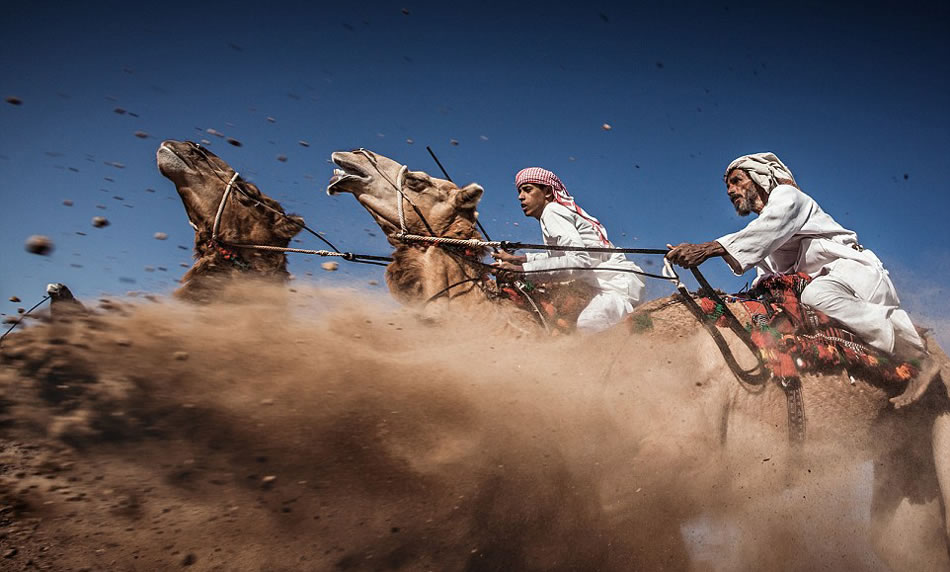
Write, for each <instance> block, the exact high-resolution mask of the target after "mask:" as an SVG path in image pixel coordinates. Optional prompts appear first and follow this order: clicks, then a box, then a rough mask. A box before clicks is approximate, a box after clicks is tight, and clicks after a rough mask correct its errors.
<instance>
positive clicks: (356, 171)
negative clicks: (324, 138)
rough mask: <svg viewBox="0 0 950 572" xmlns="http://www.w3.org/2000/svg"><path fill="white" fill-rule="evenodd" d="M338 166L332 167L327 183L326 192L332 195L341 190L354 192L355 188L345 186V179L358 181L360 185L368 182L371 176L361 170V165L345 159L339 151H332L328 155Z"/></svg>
mask: <svg viewBox="0 0 950 572" xmlns="http://www.w3.org/2000/svg"><path fill="white" fill-rule="evenodd" d="M330 158H331V159H332V160H333V162H334V163H336V164H337V166H338V167H339V168H337V169H333V176H332V177H330V181H329V183H328V185H327V194H328V195H330V196H333V195H335V194H337V193H341V192H354V191H355V190H356V189H354V188H352V187H350V188H347V187H348V185H347V184H346V183H347V181H354V180H355V181H359V183H360V185H365V184H367V183H369V182H370V181H371V180H372V179H373V178H372V177H371V176H370V175H369V173H367V172H366V171H364V170H363V168H362V167H360V166H359V165H357V164H356V163H353V162H352V161H349V160H347V158H346V157H345V156H344V155H343V154H341V153H334V154H333V155H331V156H330ZM358 186H359V185H358Z"/></svg>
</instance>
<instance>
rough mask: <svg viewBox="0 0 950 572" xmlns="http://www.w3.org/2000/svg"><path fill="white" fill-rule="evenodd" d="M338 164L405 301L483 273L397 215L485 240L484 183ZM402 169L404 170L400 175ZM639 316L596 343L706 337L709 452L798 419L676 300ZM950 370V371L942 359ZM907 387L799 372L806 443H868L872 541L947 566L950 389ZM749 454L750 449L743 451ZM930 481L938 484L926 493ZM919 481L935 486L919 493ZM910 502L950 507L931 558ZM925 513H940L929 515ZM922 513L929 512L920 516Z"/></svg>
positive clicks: (345, 188) (331, 190)
mask: <svg viewBox="0 0 950 572" xmlns="http://www.w3.org/2000/svg"><path fill="white" fill-rule="evenodd" d="M332 160H333V162H334V163H335V164H336V165H337V166H338V168H337V169H335V171H334V175H333V177H332V178H331V179H330V181H329V186H328V188H327V192H328V194H330V195H335V194H338V193H344V192H345V193H349V194H352V195H353V196H354V197H355V198H356V199H357V201H359V203H360V204H361V205H362V206H363V207H364V208H365V209H366V210H367V211H368V212H369V213H370V215H371V216H372V217H373V219H374V220H375V221H376V223H377V224H378V225H379V227H380V228H381V229H382V230H383V232H385V233H386V234H387V236H389V237H390V238H389V241H390V243H391V244H392V245H393V246H394V247H395V253H394V255H393V258H394V261H393V262H392V263H391V264H390V265H389V267H388V268H387V270H386V279H387V283H388V285H389V289H390V291H391V292H392V294H393V296H394V297H395V298H396V299H397V300H400V301H402V302H405V303H410V304H413V303H414V304H420V303H425V302H427V301H429V300H430V299H431V297H432V296H435V295H437V294H438V293H440V292H442V291H443V289H445V288H447V287H450V286H451V285H453V284H455V283H458V282H460V281H462V280H465V279H477V278H478V275H479V273H480V272H483V271H484V268H483V267H481V266H480V265H479V264H478V262H477V261H474V260H473V259H474V258H476V257H478V254H480V253H469V254H474V255H475V256H470V257H469V258H468V259H466V258H464V257H461V256H459V255H458V254H455V253H450V252H446V251H444V250H443V249H442V248H440V247H438V246H434V245H429V244H420V243H406V242H401V241H399V240H398V239H395V238H393V236H392V235H393V234H395V233H397V232H398V231H400V230H401V229H402V228H403V223H402V222H400V218H399V204H400V201H402V202H403V205H402V206H403V211H404V224H405V229H406V230H407V231H408V233H409V234H418V235H434V236H441V237H452V238H460V239H468V238H478V237H479V235H478V233H477V232H476V230H475V219H476V217H477V213H476V210H475V209H476V206H477V203H478V200H479V199H480V198H481V195H482V192H483V191H482V188H481V187H479V186H477V185H475V184H470V185H467V186H465V187H462V188H459V187H457V186H456V185H455V184H453V183H451V182H450V181H446V180H443V179H438V178H434V177H430V176H429V175H427V174H426V173H423V172H420V171H409V170H408V169H406V168H405V167H404V166H403V165H402V164H400V163H398V162H396V161H394V160H392V159H389V158H387V157H385V156H382V155H380V154H378V153H373V152H370V151H367V150H363V149H360V150H357V151H351V152H336V153H333V155H332ZM403 172H404V177H403V176H401V175H402V173H403ZM397 186H399V187H400V188H397ZM490 294H491V292H490V288H487V287H485V286H482V287H471V286H467V287H460V288H459V290H458V291H457V292H453V293H452V295H450V296H443V298H442V300H441V302H442V304H444V305H446V306H449V305H451V307H452V309H453V313H455V312H456V311H461V312H464V311H474V312H477V313H481V312H483V311H484V310H485V309H486V307H490V306H498V303H497V302H495V301H493V300H492V299H491V296H490ZM456 315H457V314H456ZM634 318H635V319H634V320H633V322H634V323H643V322H648V323H649V324H651V328H650V331H649V332H646V333H641V334H631V333H630V332H629V330H630V328H629V325H628V326H626V327H625V326H624V325H621V326H617V327H616V328H614V329H613V330H611V331H608V332H604V333H603V334H600V340H601V341H600V342H598V343H601V344H603V343H608V342H607V341H606V340H612V342H610V343H615V344H617V345H618V347H620V348H622V345H623V344H624V343H654V342H658V341H660V340H674V341H675V340H683V339H684V338H690V339H692V340H693V341H695V342H696V343H697V344H699V346H700V348H701V349H700V350H699V351H700V353H701V356H700V360H701V362H702V363H703V364H704V367H705V369H703V370H702V371H697V372H696V373H695V376H693V377H692V378H691V379H690V380H689V381H690V384H691V385H692V384H693V383H694V384H695V388H693V389H692V399H691V400H690V401H689V402H688V403H684V404H683V407H686V408H701V409H702V410H703V411H704V412H707V413H708V414H707V417H708V418H709V424H708V426H707V427H706V428H705V431H711V432H712V433H713V434H716V435H719V443H720V445H721V450H720V451H719V452H711V453H710V454H711V455H722V458H723V459H727V458H728V455H727V453H728V452H730V445H731V444H732V443H733V442H736V440H737V436H741V435H742V434H743V432H746V433H747V434H748V433H752V434H758V433H765V432H768V431H773V430H774V428H776V427H785V426H786V424H787V423H789V421H788V420H787V417H786V415H787V412H786V397H785V394H784V392H783V390H782V389H781V388H780V387H779V385H778V383H775V382H768V383H766V384H765V385H763V386H760V387H757V388H750V387H749V386H747V385H745V384H743V383H740V382H739V381H738V380H737V378H736V376H735V374H733V373H732V371H731V370H730V369H729V368H728V366H727V365H726V362H725V360H724V359H723V356H722V353H721V352H720V350H719V349H718V348H717V347H716V346H715V344H713V343H712V341H711V338H710V337H709V335H708V334H707V333H706V332H704V331H703V329H702V327H701V326H700V324H699V323H698V322H697V320H696V318H695V317H694V316H693V315H692V314H691V313H690V311H689V310H688V309H687V308H686V307H685V305H684V304H683V303H682V301H681V300H680V299H679V298H678V297H677V296H671V297H668V298H664V299H660V300H655V301H652V302H650V303H647V304H645V305H643V306H641V307H640V308H638V310H637V311H636V312H635V315H634ZM456 319H457V318H456ZM724 336H725V337H726V338H727V339H728V341H729V345H730V347H731V348H732V350H733V352H734V353H735V354H736V356H737V358H738V359H739V361H740V365H742V366H743V367H750V366H752V365H754V364H755V359H754V358H753V356H752V354H751V352H748V351H747V350H746V351H745V354H743V353H742V351H743V349H744V346H742V344H741V342H739V341H738V338H737V337H736V336H734V335H733V334H732V333H731V332H729V331H724ZM624 340H629V341H624ZM927 341H928V345H929V346H930V348H931V351H934V352H936V353H937V354H938V355H940V356H942V359H943V360H944V364H947V363H950V360H947V358H946V355H945V354H943V352H942V351H941V350H940V349H939V348H938V347H937V346H936V342H935V341H934V340H933V338H932V337H929V336H928V340H927ZM616 360H617V361H616V363H612V364H611V366H610V367H609V368H608V369H612V370H613V371H614V372H615V373H619V372H622V371H624V369H625V368H627V369H631V370H632V369H633V368H634V366H633V365H631V364H623V363H622V361H623V353H622V351H620V350H618V353H617V358H616ZM943 371H944V378H945V379H946V377H948V376H947V372H948V371H950V369H948V367H947V365H944V368H943ZM938 388H939V389H938ZM901 389H902V388H900V387H888V386H885V385H883V384H881V383H878V382H875V381H873V380H864V379H856V380H855V379H853V378H851V379H849V376H848V374H847V372H844V371H842V372H840V374H838V375H805V376H804V377H803V379H802V391H803V395H804V401H805V406H806V415H807V418H808V424H807V430H806V443H805V450H806V451H807V450H808V447H809V444H810V443H817V442H821V441H823V440H830V441H832V442H838V443H842V442H844V446H845V447H847V448H849V449H851V450H855V451H859V450H860V451H867V454H868V458H869V459H874V460H875V476H874V478H875V487H874V498H873V501H872V507H871V508H872V542H873V543H874V545H875V549H876V551H877V552H878V553H879V555H880V556H881V557H882V558H884V559H885V560H887V561H889V563H890V564H892V565H893V566H894V567H895V568H897V569H902V568H913V567H914V566H915V565H916V564H919V562H922V561H923V562H928V563H930V564H933V565H934V566H935V567H937V568H950V559H948V554H947V553H948V547H950V541H948V540H950V518H948V511H947V510H946V508H945V507H950V405H948V404H950V400H948V396H947V394H946V393H945V391H944V389H945V385H944V384H937V383H935V384H932V387H931V388H930V390H929V391H928V392H927V394H925V396H924V397H923V398H922V399H921V400H920V401H919V402H917V403H916V404H914V405H912V406H911V407H907V408H904V409H902V410H900V411H896V410H894V408H893V407H892V406H891V405H890V403H889V402H888V398H889V397H893V396H895V395H897V394H899V393H900V390H901ZM737 446H738V447H741V446H742V445H737ZM788 449H789V454H788V456H789V465H788V470H789V471H790V474H794V473H795V470H796V466H795V463H794V460H795V459H796V458H798V457H799V455H797V454H796V453H795V451H794V449H795V448H793V447H788ZM732 452H733V453H734V452H735V451H732ZM740 454H747V453H744V452H741V451H740ZM913 459H918V460H919V459H923V460H924V461H923V462H924V465H923V468H917V467H915V466H914V461H913ZM647 462H648V461H647ZM721 465H722V468H723V471H724V474H725V473H727V472H728V470H727V469H726V467H727V465H728V464H727V463H726V462H723V463H722V464H721ZM927 485H931V486H930V488H929V489H927ZM921 489H927V490H926V491H925V492H921ZM906 498H912V499H914V502H916V503H919V502H921V501H922V499H931V500H932V499H936V501H937V502H936V503H934V504H937V505H940V506H941V507H943V508H944V509H943V510H942V515H943V516H942V521H943V530H942V531H941V532H940V534H939V536H941V537H943V539H944V545H943V546H939V547H932V546H926V547H921V548H920V551H927V552H928V554H926V555H921V554H920V553H919V551H918V553H916V554H914V555H913V557H911V558H908V557H907V556H906V555H905V554H901V553H900V550H898V548H897V547H896V546H895V545H896V544H899V543H900V542H901V541H900V540H894V539H892V538H891V537H890V533H889V532H888V530H889V526H891V524H892V521H893V520H894V519H895V514H896V512H897V510H898V508H899V507H900V505H901V502H902V501H903V500H904V499H906ZM905 506H906V505H905ZM921 510H927V509H921ZM928 516H932V515H929V513H928ZM915 518H923V517H922V516H920V515H919V513H918V514H915ZM660 528H662V527H660ZM667 533H670V531H667ZM658 534H659V532H658ZM673 534H675V531H673ZM908 562H913V563H912V564H908ZM934 563H936V564H934Z"/></svg>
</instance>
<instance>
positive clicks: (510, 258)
mask: <svg viewBox="0 0 950 572" xmlns="http://www.w3.org/2000/svg"><path fill="white" fill-rule="evenodd" d="M491 257H492V258H494V259H495V260H500V261H501V262H507V263H509V264H524V263H525V262H527V261H528V257H527V256H519V255H517V254H511V253H510V252H505V251H504V250H499V251H496V252H492V253H491ZM496 266H497V264H496Z"/></svg>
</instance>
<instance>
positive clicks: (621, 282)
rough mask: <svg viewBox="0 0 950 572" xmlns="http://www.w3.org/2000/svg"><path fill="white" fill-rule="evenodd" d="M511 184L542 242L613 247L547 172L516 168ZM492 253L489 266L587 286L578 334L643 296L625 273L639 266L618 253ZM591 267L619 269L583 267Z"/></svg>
mask: <svg viewBox="0 0 950 572" xmlns="http://www.w3.org/2000/svg"><path fill="white" fill-rule="evenodd" d="M515 187H516V188H517V189H518V200H519V201H520V202H521V210H523V211H524V214H525V216H528V217H532V218H536V219H538V221H539V222H540V223H541V234H542V235H543V236H544V243H545V244H548V245H557V246H577V247H580V248H584V247H605V246H606V247H613V245H612V244H611V243H610V241H609V240H608V239H607V229H605V228H604V225H603V224H601V223H600V221H598V220H597V219H596V218H594V217H592V216H591V215H589V214H588V213H587V212H585V211H584V209H582V208H581V207H580V206H578V205H577V203H575V202H574V198H573V197H572V196H571V195H570V194H568V192H567V189H566V188H565V187H564V183H562V182H561V180H560V179H559V178H558V177H557V175H555V174H554V173H552V172H551V171H548V170H546V169H542V168H540V167H530V168H527V169H522V170H521V171H519V172H518V174H517V175H516V176H515ZM492 256H493V257H494V258H495V259H496V260H498V262H496V263H495V264H494V265H493V266H495V267H496V268H498V269H499V270H503V271H511V272H531V273H534V272H535V271H540V272H538V276H539V277H540V278H541V279H543V280H558V281H563V280H566V279H580V280H583V281H585V282H586V283H588V284H589V285H591V286H593V287H594V290H595V292H596V294H595V295H594V297H593V298H592V299H591V301H590V303H589V304H587V306H586V307H585V308H584V309H583V310H582V311H581V313H580V315H579V316H578V318H577V329H578V330H581V331H584V332H598V331H601V330H604V329H606V328H609V327H610V326H613V325H614V324H616V323H618V322H620V320H621V319H623V317H624V316H625V315H627V314H629V313H630V312H631V311H633V307H634V306H636V305H637V304H638V303H639V302H640V298H641V296H642V294H643V282H642V281H641V280H640V279H639V277H637V275H636V274H634V273H633V272H630V271H640V268H639V267H638V266H637V265H636V264H634V263H633V262H631V261H629V260H627V257H626V256H624V255H623V254H621V253H608V252H590V253H588V252H583V251H570V252H565V251H554V250H551V251H547V252H539V253H528V254H526V255H523V256H518V255H514V254H509V253H507V252H504V251H498V252H496V253H493V254H492ZM597 267H605V268H618V269H622V270H620V271H617V272H610V271H608V270H598V271H591V270H584V269H588V268H597ZM570 268H581V269H582V270H569V269H570Z"/></svg>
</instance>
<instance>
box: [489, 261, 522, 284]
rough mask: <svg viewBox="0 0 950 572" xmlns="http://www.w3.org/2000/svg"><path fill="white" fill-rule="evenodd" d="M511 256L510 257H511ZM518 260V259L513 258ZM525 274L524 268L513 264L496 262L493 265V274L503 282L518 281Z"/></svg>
mask: <svg viewBox="0 0 950 572" xmlns="http://www.w3.org/2000/svg"><path fill="white" fill-rule="evenodd" d="M492 256H494V255H492ZM509 256H510V255H509ZM513 258H518V257H513ZM522 272H524V267H523V266H521V265H520V264H513V263H511V262H496V263H494V264H492V271H491V273H492V274H494V275H495V276H497V277H498V278H501V279H502V280H508V281H512V280H517V279H518V278H519V277H520V275H521V273H522Z"/></svg>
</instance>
